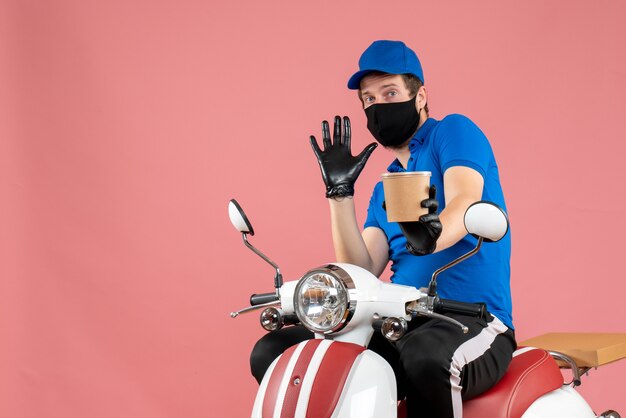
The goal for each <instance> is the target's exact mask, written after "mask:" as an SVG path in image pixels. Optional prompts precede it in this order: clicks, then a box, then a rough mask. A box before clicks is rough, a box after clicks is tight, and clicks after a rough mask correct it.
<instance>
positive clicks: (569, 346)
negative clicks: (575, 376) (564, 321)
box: [518, 332, 626, 367]
mask: <svg viewBox="0 0 626 418" xmlns="http://www.w3.org/2000/svg"><path fill="white" fill-rule="evenodd" d="M518 345H519V346H525V347H538V348H543V349H544V350H550V351H558V352H560V353H563V354H565V355H567V356H569V357H571V358H572V359H573V360H574V361H575V362H576V364H577V365H578V367H598V366H601V365H603V364H607V363H611V362H614V361H617V360H620V359H623V358H626V333H609V334H607V333H586V332H571V333H567V332H551V333H549V334H544V335H540V336H539V337H534V338H531V339H529V340H526V341H522V342H519V343H518Z"/></svg>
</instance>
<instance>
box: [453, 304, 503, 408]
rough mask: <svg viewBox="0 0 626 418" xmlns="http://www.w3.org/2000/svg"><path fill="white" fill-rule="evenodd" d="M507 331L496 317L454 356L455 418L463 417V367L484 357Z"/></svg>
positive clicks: (460, 347) (459, 348)
mask: <svg viewBox="0 0 626 418" xmlns="http://www.w3.org/2000/svg"><path fill="white" fill-rule="evenodd" d="M507 329H508V328H507V327H506V325H504V324H503V323H502V321H500V320H499V319H498V318H496V317H495V316H494V317H493V321H491V322H490V323H489V324H488V325H487V328H483V330H482V331H480V333H479V334H478V335H477V336H475V337H474V338H471V339H469V340H467V341H465V342H464V343H463V344H461V345H460V346H459V347H458V348H457V349H456V351H455V352H454V354H453V355H452V363H451V364H450V386H451V390H452V393H451V395H452V410H453V411H454V417H455V418H457V417H462V416H463V404H462V399H461V370H462V369H463V366H465V365H466V364H468V363H471V362H472V361H474V360H476V359H477V358H478V357H480V356H482V355H483V354H484V353H485V351H487V350H488V349H489V348H490V347H491V344H492V343H493V341H494V340H495V339H496V337H497V336H498V335H500V334H502V333H504V332H506V330H507Z"/></svg>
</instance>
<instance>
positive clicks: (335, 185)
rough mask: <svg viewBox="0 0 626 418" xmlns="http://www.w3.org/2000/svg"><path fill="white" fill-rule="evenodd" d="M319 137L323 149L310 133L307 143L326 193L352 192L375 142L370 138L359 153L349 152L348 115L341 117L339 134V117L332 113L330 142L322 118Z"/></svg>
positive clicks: (333, 194) (344, 195) (352, 193)
mask: <svg viewBox="0 0 626 418" xmlns="http://www.w3.org/2000/svg"><path fill="white" fill-rule="evenodd" d="M322 140H323V142H324V151H322V150H321V149H320V147H319V145H318V144H317V140H316V139H315V137H314V136H313V135H311V146H312V147H313V152H314V153H315V156H316V157H317V162H318V163H319V165H320V169H321V170H322V178H323V179H324V183H325V184H326V197H327V198H331V197H346V196H354V182H355V181H356V179H357V177H359V174H361V171H362V170H363V167H365V163H366V162H367V159H368V158H369V157H370V155H371V154H372V152H373V151H374V149H375V148H376V147H377V146H378V144H376V143H375V142H373V143H371V144H369V145H368V146H367V147H365V149H364V150H363V151H362V152H361V153H360V154H359V155H357V156H356V157H354V156H352V152H351V151H350V142H351V128H350V119H349V118H348V117H347V116H344V118H343V136H342V134H341V118H340V117H339V116H335V132H334V134H333V141H332V143H331V142H330V129H329V127H328V122H327V121H323V122H322Z"/></svg>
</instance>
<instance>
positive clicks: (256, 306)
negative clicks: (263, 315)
mask: <svg viewBox="0 0 626 418" xmlns="http://www.w3.org/2000/svg"><path fill="white" fill-rule="evenodd" d="M278 305H280V301H279V300H276V301H273V302H267V303H262V304H260V305H255V306H248V307H247V308H243V309H241V310H239V311H235V312H231V313H230V317H231V318H237V317H238V316H239V314H244V313H248V312H252V311H256V310H257V309H261V308H269V307H270V306H278Z"/></svg>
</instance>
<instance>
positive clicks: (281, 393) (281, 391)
mask: <svg viewBox="0 0 626 418" xmlns="http://www.w3.org/2000/svg"><path fill="white" fill-rule="evenodd" d="M307 341H308V340H307ZM307 341H303V342H301V343H300V344H298V347H297V348H296V350H295V351H294V352H293V355H292V356H291V358H290V359H289V363H287V368H286V369H285V373H284V374H283V379H282V381H281V382H280V387H279V388H278V395H277V396H276V404H275V405H274V417H273V418H280V414H281V411H282V409H283V402H284V401H285V393H287V387H288V386H289V380H290V379H291V374H292V373H293V368H294V367H295V366H296V362H297V361H298V358H299V357H300V353H302V350H303V349H304V346H305V345H306V343H307Z"/></svg>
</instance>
